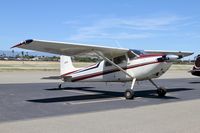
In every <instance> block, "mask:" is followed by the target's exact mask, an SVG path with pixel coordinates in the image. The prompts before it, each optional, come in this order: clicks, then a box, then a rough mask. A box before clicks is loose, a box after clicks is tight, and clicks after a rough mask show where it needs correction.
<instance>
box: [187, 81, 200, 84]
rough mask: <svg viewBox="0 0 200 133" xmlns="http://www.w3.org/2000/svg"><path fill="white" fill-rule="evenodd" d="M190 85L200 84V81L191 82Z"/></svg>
mask: <svg viewBox="0 0 200 133" xmlns="http://www.w3.org/2000/svg"><path fill="white" fill-rule="evenodd" d="M189 83H190V84H200V81H193V82H189Z"/></svg>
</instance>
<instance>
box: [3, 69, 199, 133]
mask: <svg viewBox="0 0 200 133" xmlns="http://www.w3.org/2000/svg"><path fill="white" fill-rule="evenodd" d="M31 73H34V72H29V76H28V77H27V78H25V77H24V76H23V73H21V75H20V76H22V78H19V77H18V76H16V74H13V73H12V74H13V76H11V79H12V78H13V79H16V80H15V82H11V81H12V80H11V81H10V82H9V80H8V79H4V83H3V82H2V81H1V84H0V131H2V132H7V133H9V132H10V133H12V132H13V133H18V132H19V133H23V132H49V133H51V132H52V133H53V132H54V133H55V132H59V133H60V132H71V133H77V132H85V133H86V132H87V133H88V132H93V133H95V132H116V133H118V132H123V133H125V132H134V131H135V132H139V133H140V132H141V133H144V132H148V133H151V132H166V133H167V132H185V133H186V132H193V133H195V132H199V130H200V126H199V123H200V115H199V112H200V106H198V105H199V104H200V88H199V85H200V79H199V78H196V77H192V76H190V75H189V74H188V76H187V75H186V73H185V72H181V71H180V72H177V73H175V72H172V73H167V74H166V75H164V76H163V77H162V78H161V79H157V80H155V81H156V82H157V83H158V84H159V85H162V86H166V88H167V91H168V93H167V95H166V97H164V98H160V97H157V95H156V92H155V88H154V87H153V86H152V85H151V84H150V83H149V82H148V81H142V82H139V83H138V84H136V86H135V92H136V98H135V99H134V100H125V99H124V97H123V92H124V88H128V87H129V85H130V84H126V85H123V84H121V83H108V84H105V83H65V84H64V85H63V87H64V88H63V89H62V90H58V89H57V85H58V83H59V81H58V80H52V79H51V80H50V79H49V80H42V79H40V78H39V80H40V82H38V81H37V80H36V77H37V76H36V77H34V74H33V76H32V74H31ZM1 74H2V73H1ZM4 74H5V73H4ZM12 74H10V75H12ZM46 74H47V73H43V74H42V72H40V74H39V75H40V76H42V75H43V76H48V75H46ZM53 74H54V73H53ZM176 74H177V76H176ZM8 75H9V74H8ZM8 75H6V76H8ZM35 75H37V74H36V72H35ZM54 75H55V74H54ZM181 75H182V77H181ZM31 77H33V78H31ZM168 77H169V79H168ZM176 77H178V78H176ZM1 78H2V77H1ZM23 78H24V79H26V80H24V82H20V81H23V80H22V79H23ZM31 79H33V80H31ZM6 80H7V81H8V82H6ZM13 81H14V80H13ZM28 81H29V82H28ZM31 82H32V83H31Z"/></svg>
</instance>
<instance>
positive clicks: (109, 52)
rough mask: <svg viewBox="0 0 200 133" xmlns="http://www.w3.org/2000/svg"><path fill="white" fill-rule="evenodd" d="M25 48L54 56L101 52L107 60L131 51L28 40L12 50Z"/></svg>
mask: <svg viewBox="0 0 200 133" xmlns="http://www.w3.org/2000/svg"><path fill="white" fill-rule="evenodd" d="M15 47H17V48H23V49H28V50H35V51H40V52H47V53H52V54H59V55H67V56H74V55H80V54H86V53H91V52H93V51H98V52H101V53H102V54H103V55H104V56H106V57H107V58H112V57H116V56H119V55H123V54H125V53H126V52H127V51H129V49H125V48H113V47H107V46H95V45H87V44H77V43H67V42H54V41H42V40H32V39H30V40H26V41H24V42H22V43H19V44H17V45H15V46H13V47H12V48H15Z"/></svg>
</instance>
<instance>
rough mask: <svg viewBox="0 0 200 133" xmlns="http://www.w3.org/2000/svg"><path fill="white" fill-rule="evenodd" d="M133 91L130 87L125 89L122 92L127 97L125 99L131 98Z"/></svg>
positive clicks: (132, 97)
mask: <svg viewBox="0 0 200 133" xmlns="http://www.w3.org/2000/svg"><path fill="white" fill-rule="evenodd" d="M134 96H135V95H134V91H133V90H131V89H127V90H126V91H125V92H124V97H125V98H126V99H127V100H131V99H134Z"/></svg>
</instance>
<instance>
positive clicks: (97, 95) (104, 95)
mask: <svg viewBox="0 0 200 133" xmlns="http://www.w3.org/2000/svg"><path fill="white" fill-rule="evenodd" d="M92 88H93V87H67V88H63V89H57V88H52V89H46V90H48V91H59V90H81V91H85V92H90V93H92V94H82V95H75V96H66V97H53V98H44V99H33V100H27V101H28V102H35V103H56V102H72V101H83V100H97V99H109V98H117V97H123V96H124V92H116V91H105V90H96V89H92ZM190 90H193V89H191V88H171V89H167V92H168V93H170V92H178V91H190ZM135 95H136V97H143V98H156V99H179V98H177V97H172V96H165V97H158V96H157V95H156V91H155V90H142V91H135Z"/></svg>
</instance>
